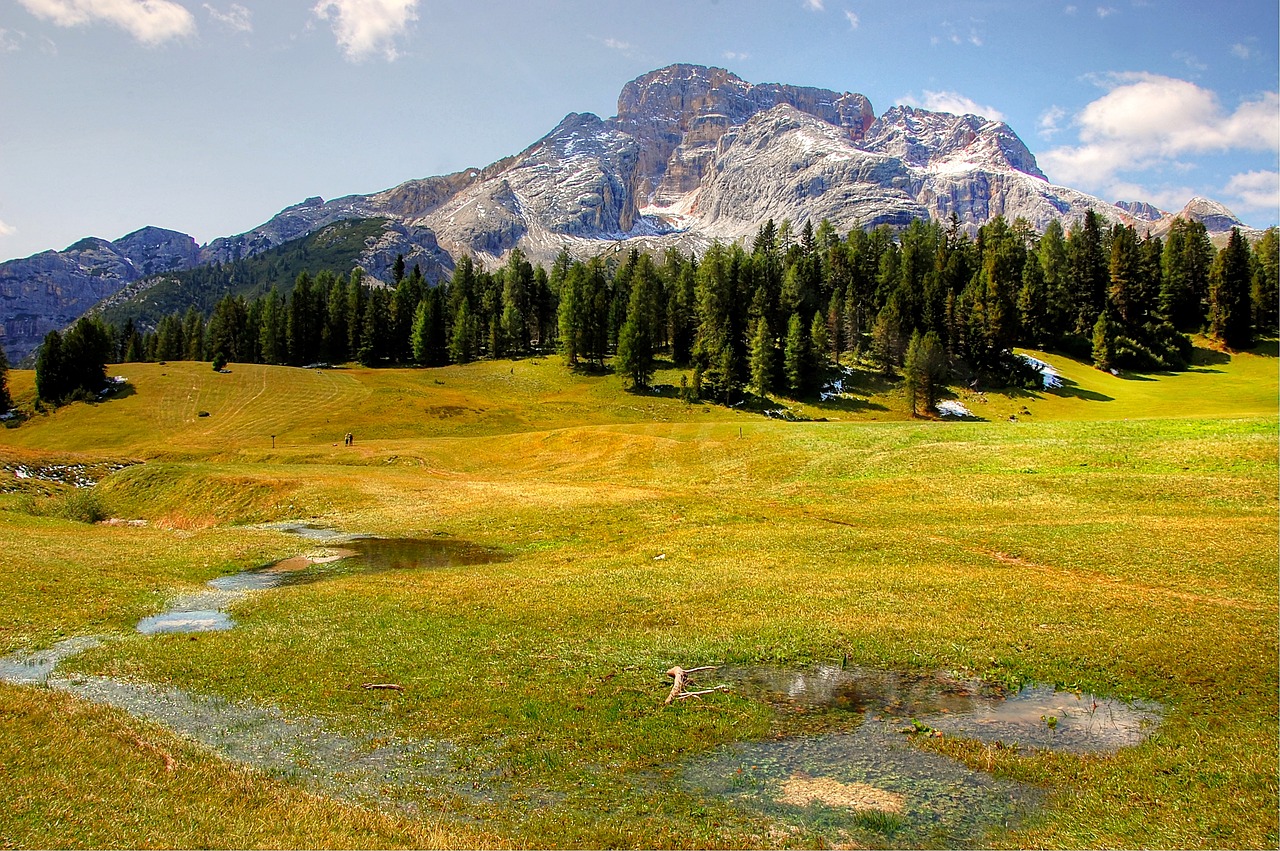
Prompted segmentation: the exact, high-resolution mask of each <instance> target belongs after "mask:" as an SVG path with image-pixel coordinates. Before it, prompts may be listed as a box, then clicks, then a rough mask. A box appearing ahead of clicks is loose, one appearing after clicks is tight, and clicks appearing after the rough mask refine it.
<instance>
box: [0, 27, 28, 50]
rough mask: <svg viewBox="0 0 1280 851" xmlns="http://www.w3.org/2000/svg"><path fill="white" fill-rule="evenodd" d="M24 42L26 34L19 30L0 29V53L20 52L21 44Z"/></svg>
mask: <svg viewBox="0 0 1280 851" xmlns="http://www.w3.org/2000/svg"><path fill="white" fill-rule="evenodd" d="M26 40H27V34H26V33H24V32H22V31H21V30H6V29H2V28H0V53H12V52H14V51H15V50H21V49H22V43H23V42H24V41H26Z"/></svg>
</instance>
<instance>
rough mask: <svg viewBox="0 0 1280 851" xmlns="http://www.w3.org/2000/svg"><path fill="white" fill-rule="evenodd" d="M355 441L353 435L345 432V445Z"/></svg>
mask: <svg viewBox="0 0 1280 851" xmlns="http://www.w3.org/2000/svg"><path fill="white" fill-rule="evenodd" d="M355 442H356V439H355V438H354V437H352V436H351V432H347V436H346V439H345V441H344V443H345V445H347V446H351V445H352V444H353V443H355Z"/></svg>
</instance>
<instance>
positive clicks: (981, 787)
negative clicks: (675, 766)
mask: <svg viewBox="0 0 1280 851" xmlns="http://www.w3.org/2000/svg"><path fill="white" fill-rule="evenodd" d="M715 678H716V679H719V680H721V681H724V680H728V681H729V682H732V683H733V684H734V690H735V691H737V692H738V693H740V694H743V695H745V696H747V697H751V698H755V699H757V700H763V701H765V702H767V703H770V704H772V705H774V706H777V707H779V708H782V709H792V710H795V709H803V710H805V711H813V712H825V713H830V714H831V715H832V716H838V717H840V718H841V720H842V722H843V723H842V724H841V727H843V728H845V729H848V728H852V731H851V732H841V733H829V734H820V735H808V736H795V737H792V738H787V739H774V740H769V741H764V742H750V743H742V744H737V745H733V746H729V747H723V748H720V749H718V750H716V751H714V752H712V753H711V754H709V755H707V756H705V757H703V758H700V759H698V760H696V761H694V762H692V763H690V764H689V765H688V766H686V769H685V773H684V780H685V783H686V784H687V785H688V786H689V787H690V788H692V789H694V790H696V791H699V792H704V793H710V794H713V795H718V796H723V797H726V798H729V799H730V800H732V801H734V802H736V803H738V804H739V805H740V806H743V807H746V808H749V809H752V810H756V811H758V812H762V813H764V814H766V815H768V816H770V817H772V818H775V819H777V820H778V821H779V822H781V823H782V824H784V825H790V826H792V827H794V828H802V829H806V830H811V831H815V832H818V833H821V834H823V835H825V836H827V837H828V838H829V839H830V840H831V841H833V842H853V843H856V844H863V845H870V846H872V847H888V846H899V845H905V846H920V845H924V846H943V847H956V846H966V845H974V844H981V842H982V840H983V836H984V835H985V834H986V832H987V831H988V830H989V829H991V828H992V827H995V826H1000V825H1008V824H1011V823H1013V822H1015V821H1016V820H1017V819H1019V818H1020V817H1021V816H1022V815H1023V814H1025V813H1026V812H1028V811H1029V810H1030V809H1031V808H1032V807H1034V806H1035V804H1036V802H1037V801H1038V798H1039V793H1038V792H1037V791H1036V790H1035V789H1033V788H1031V787H1028V786H1024V785H1021V784H1016V783H1012V782H1009V781H1003V780H997V779H996V778H994V777H992V776H991V775H988V774H986V773H984V772H981V771H974V770H971V769H969V768H968V767H966V766H964V765H962V764H961V763H959V762H957V761H955V760H952V759H949V758H947V757H943V756H939V755H937V754H932V753H928V752H926V751H922V750H920V749H918V748H916V747H914V746H913V745H912V744H911V742H910V741H909V739H908V737H907V736H905V735H903V731H904V729H907V730H911V729H915V725H912V724H910V723H909V722H910V721H917V722H919V724H921V725H924V726H926V727H929V728H932V729H934V730H939V731H942V732H944V733H945V734H946V735H953V736H963V737H966V738H974V739H979V740H982V741H987V742H997V741H999V742H1003V743H1004V744H1005V745H1010V746H1012V745H1017V746H1021V747H1027V748H1049V749H1052V750H1060V751H1070V752H1075V753H1085V752H1089V753H1093V752H1110V751H1114V750H1117V749H1118V748H1121V747H1128V746H1131V745H1136V744H1139V743H1140V742H1141V741H1142V740H1143V739H1144V738H1146V736H1147V735H1149V734H1150V732H1151V730H1152V729H1153V728H1154V726H1155V725H1156V724H1158V723H1159V721H1160V718H1161V712H1160V708H1159V707H1158V706H1156V705H1154V704H1143V703H1134V704H1129V703H1123V702H1121V701H1117V700H1111V699H1106V698H1100V697H1095V696H1094V695H1090V694H1076V693H1072V692H1059V691H1055V690H1054V689H1053V688H1051V687H1047V686H1036V687H1030V688H1025V689H1022V690H1020V691H1017V692H1009V691H1006V690H1003V689H1000V688H998V687H994V686H991V685H989V684H986V683H982V682H980V681H977V680H961V679H956V678H954V677H948V676H945V675H942V674H914V673H904V672H895V671H885V670H876V669H868V668H849V669H845V668H842V667H839V666H819V667H817V668H812V669H804V670H796V669H782V668H764V667H757V668H722V669H720V670H718V671H717V672H716V677H715ZM708 682H709V680H708ZM1050 719H1052V722H1050Z"/></svg>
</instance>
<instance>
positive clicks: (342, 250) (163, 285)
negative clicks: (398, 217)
mask: <svg viewBox="0 0 1280 851" xmlns="http://www.w3.org/2000/svg"><path fill="white" fill-rule="evenodd" d="M386 223H387V222H386V220H385V219H351V220H347V221H341V222H336V223H334V224H331V225H329V226H327V227H324V228H321V229H320V230H318V231H316V232H314V233H311V234H307V235H306V236H303V237H299V238H298V239H294V240H290V241H289V242H286V243H284V244H282V245H278V246H276V247H275V248H271V249H268V250H267V251H264V252H262V253H261V254H255V255H253V256H252V257H246V258H244V259H243V260H236V261H234V262H231V263H220V264H217V265H214V266H201V267H198V268H195V269H188V270H186V271H183V272H169V273H165V274H163V275H155V276H153V277H150V278H145V279H143V280H142V281H139V282H137V283H135V284H132V285H130V286H129V287H127V288H126V289H125V291H124V292H122V293H120V294H119V295H117V296H114V297H112V298H111V299H109V300H108V302H107V303H106V304H104V305H102V306H101V309H100V315H101V316H102V318H103V319H104V320H106V321H107V322H112V323H114V324H116V325H120V326H123V325H124V324H125V322H126V321H128V320H129V319H132V320H133V321H134V322H135V323H137V324H139V325H140V326H141V327H143V328H154V327H155V326H156V324H157V323H158V322H159V321H160V320H161V319H162V318H163V317H165V316H167V315H169V314H171V313H175V312H176V313H181V312H184V311H185V310H186V309H187V308H188V307H190V306H193V305H194V306H195V308H196V310H198V311H200V312H202V313H204V314H205V315H206V316H207V315H208V314H209V313H210V312H211V311H212V310H213V307H214V305H215V304H217V303H218V301H219V300H221V299H222V298H223V297H224V296H228V295H239V296H244V297H245V298H246V299H254V298H257V297H258V296H262V295H266V294H267V293H269V292H270V291H271V288H272V287H276V288H277V289H279V290H280V293H281V295H287V294H288V293H290V292H292V291H293V283H294V281H296V280H297V278H298V275H299V274H300V273H302V272H310V273H311V274H312V275H314V274H316V273H317V272H320V271H322V270H325V269H328V270H330V271H332V272H336V273H337V274H338V275H340V276H345V275H346V274H348V273H349V272H350V271H351V270H352V269H353V268H354V267H355V266H356V263H357V262H358V261H359V259H360V255H361V253H363V252H364V250H365V248H366V241H367V240H369V239H370V238H372V237H377V236H380V235H381V234H382V232H383V230H384V228H385V226H386Z"/></svg>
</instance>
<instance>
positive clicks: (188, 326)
mask: <svg viewBox="0 0 1280 851" xmlns="http://www.w3.org/2000/svg"><path fill="white" fill-rule="evenodd" d="M182 344H183V346H184V348H185V351H183V353H182V359H183V360H191V361H198V360H204V314H202V313H201V312H200V311H198V310H196V308H195V305H191V306H190V307H188V308H187V313H186V316H184V317H183V319H182Z"/></svg>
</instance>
